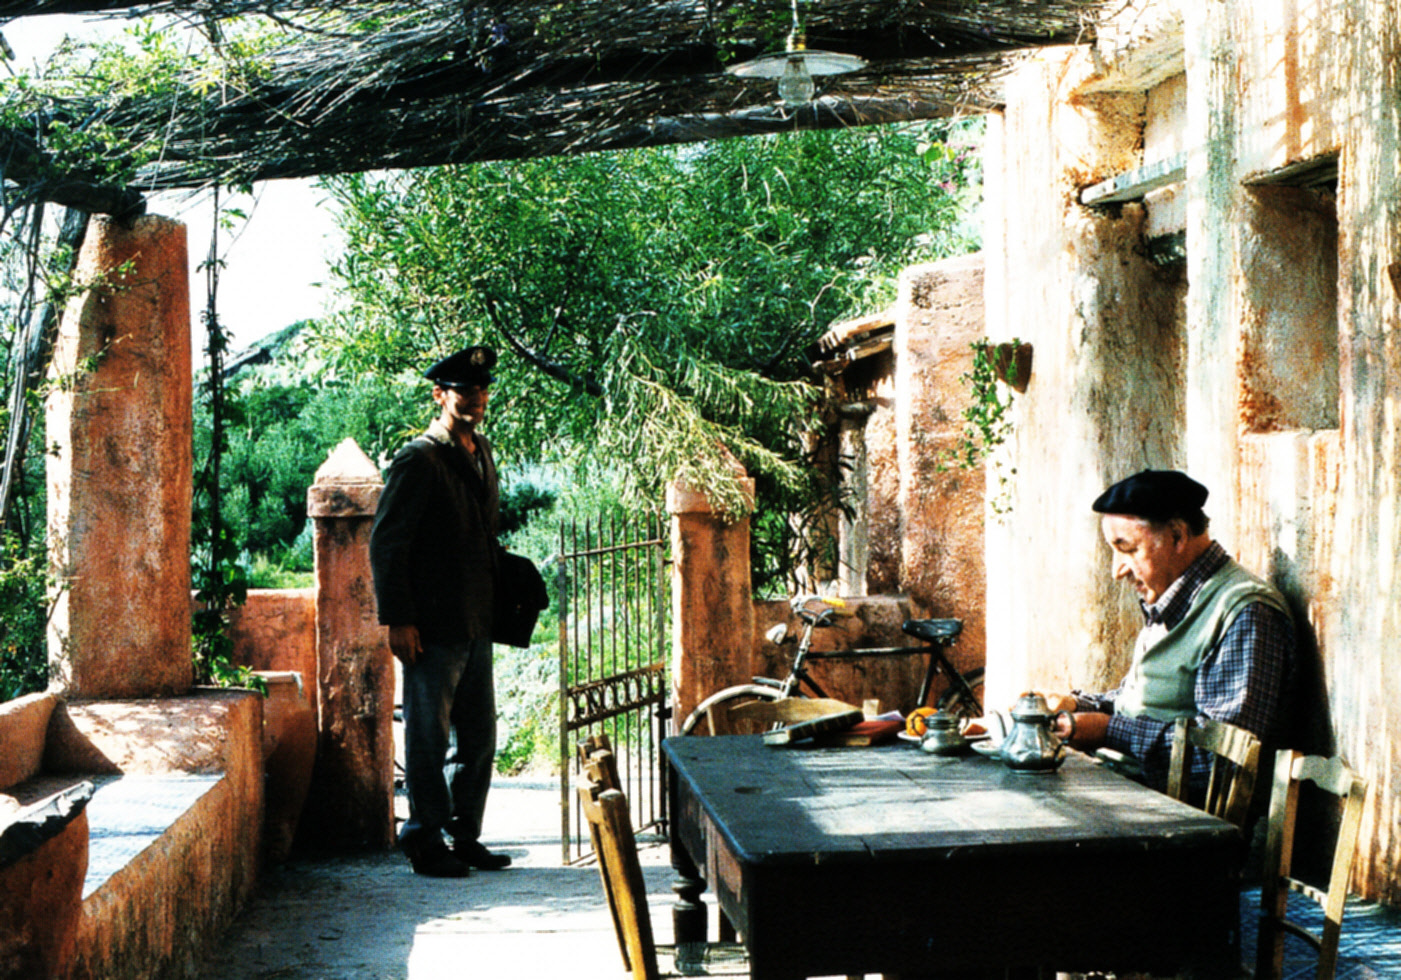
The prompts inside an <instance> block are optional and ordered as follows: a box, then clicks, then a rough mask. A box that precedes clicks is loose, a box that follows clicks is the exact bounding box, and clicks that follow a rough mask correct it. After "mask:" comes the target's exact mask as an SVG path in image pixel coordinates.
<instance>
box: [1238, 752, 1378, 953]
mask: <svg viewBox="0 0 1401 980" xmlns="http://www.w3.org/2000/svg"><path fill="white" fill-rule="evenodd" d="M1305 781H1307V782H1312V783H1313V784H1314V785H1316V786H1318V788H1319V789H1321V790H1324V791H1326V792H1328V793H1331V794H1332V795H1334V796H1336V797H1339V798H1340V800H1341V802H1342V819H1341V820H1340V822H1339V824H1338V836H1337V840H1336V842H1335V843H1334V846H1333V861H1332V865H1331V867H1330V869H1329V874H1328V887H1327V890H1326V891H1322V890H1320V889H1318V888H1316V887H1314V886H1313V885H1310V884H1307V883H1305V882H1303V881H1300V880H1299V879H1298V878H1295V877H1293V874H1292V870H1293V856H1294V847H1295V830H1296V828H1297V826H1298V809H1299V786H1300V784H1301V783H1303V782H1305ZM1366 796H1367V782H1366V780H1364V779H1362V778H1361V777H1359V776H1358V775H1357V774H1356V773H1354V772H1353V771H1352V770H1351V769H1349V768H1348V767H1347V765H1346V764H1345V763H1344V762H1343V761H1342V760H1341V759H1338V758H1324V757H1322V756H1305V755H1301V754H1300V753H1298V752H1295V751H1292V750H1290V749H1284V750H1282V751H1280V752H1279V754H1278V755H1277V756H1276V761H1275V780H1274V786H1273V788H1272V791H1271V793H1270V824H1269V832H1268V834H1267V836H1266V840H1265V876H1264V881H1263V883H1262V886H1261V889H1260V938H1259V943H1258V946H1257V955H1256V963H1255V980H1279V977H1280V976H1281V975H1282V973H1283V970H1284V936H1285V934H1286V933H1290V934H1292V935H1295V936H1298V937H1299V938H1301V939H1304V940H1306V941H1307V942H1308V943H1309V944H1310V945H1312V946H1313V948H1314V949H1315V950H1317V951H1318V968H1317V971H1316V973H1315V974H1314V976H1315V978H1316V980H1332V978H1333V975H1334V973H1335V972H1336V970H1337V964H1338V940H1339V938H1340V936H1341V934H1342V925H1343V910H1344V908H1345V906H1346V902H1347V895H1348V880H1349V878H1350V876H1351V874H1352V860H1353V856H1354V855H1355V854H1356V852H1357V835H1358V832H1359V830H1360V828H1361V826H1362V809H1363V805H1364V802H1365V800H1366ZM1291 892H1293V893H1296V894H1299V895H1303V896H1304V897H1306V898H1308V899H1309V900H1310V901H1313V902H1314V903H1316V904H1317V905H1319V906H1320V907H1321V908H1322V909H1323V917H1324V919H1323V928H1322V930H1321V931H1319V932H1317V933H1315V932H1312V931H1310V930H1309V929H1307V928H1306V927H1304V926H1303V925H1301V924H1300V923H1298V922H1297V921H1292V920H1290V919H1289V918H1288V917H1287V911H1288V905H1287V903H1288V898H1289V894H1290V893H1291Z"/></svg>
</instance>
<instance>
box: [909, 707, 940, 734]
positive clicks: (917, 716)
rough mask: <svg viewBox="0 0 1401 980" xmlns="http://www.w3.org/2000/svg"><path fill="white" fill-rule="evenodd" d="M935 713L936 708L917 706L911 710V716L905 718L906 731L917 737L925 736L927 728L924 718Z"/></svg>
mask: <svg viewBox="0 0 1401 980" xmlns="http://www.w3.org/2000/svg"><path fill="white" fill-rule="evenodd" d="M933 713H934V709H933V708H929V707H925V708H916V709H915V710H914V711H911V712H910V715H909V717H908V718H906V719H905V731H906V732H908V733H909V734H911V735H913V736H914V737H915V738H923V737H924V729H925V724H924V719H926V718H928V717H929V716H930V715H932V714H933Z"/></svg>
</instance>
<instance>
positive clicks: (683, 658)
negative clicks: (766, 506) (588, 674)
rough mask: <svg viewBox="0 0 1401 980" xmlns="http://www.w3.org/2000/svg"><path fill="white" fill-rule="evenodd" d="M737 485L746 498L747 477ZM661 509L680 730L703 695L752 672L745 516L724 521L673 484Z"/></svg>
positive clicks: (750, 489)
mask: <svg viewBox="0 0 1401 980" xmlns="http://www.w3.org/2000/svg"><path fill="white" fill-rule="evenodd" d="M735 465H736V467H738V466H739V464H738V463H736V464H735ZM740 472H741V473H742V472H743V470H742V469H741V471H740ZM741 483H742V485H743V486H744V489H745V493H746V494H747V495H748V497H749V499H750V500H753V497H754V481H753V480H752V479H749V478H748V477H743V476H742V477H741ZM666 508H667V513H669V514H670V515H671V558H672V568H673V572H672V580H673V587H672V594H671V595H672V598H671V608H672V648H671V687H672V719H673V724H674V725H675V726H676V727H678V728H679V727H680V725H681V723H682V722H683V721H685V719H686V716H687V715H688V714H690V712H691V709H693V708H694V707H695V706H696V705H697V704H698V703H699V702H700V701H701V700H703V699H704V698H705V697H706V695H708V694H710V693H712V692H714V691H716V690H719V689H720V688H722V687H726V686H728V685H730V684H738V683H741V682H744V681H748V680H749V678H750V677H751V676H753V663H752V661H753V653H754V599H753V596H752V594H751V592H750V570H749V519H748V518H747V517H746V518H742V519H739V520H732V521H726V520H725V519H724V518H723V517H721V516H720V515H718V514H716V513H715V511H714V509H713V508H712V507H711V503H710V500H709V498H708V497H707V496H706V495H705V494H704V493H703V492H701V491H698V490H693V489H690V488H689V487H686V486H683V485H681V484H678V483H672V484H669V485H668V486H667V491H666Z"/></svg>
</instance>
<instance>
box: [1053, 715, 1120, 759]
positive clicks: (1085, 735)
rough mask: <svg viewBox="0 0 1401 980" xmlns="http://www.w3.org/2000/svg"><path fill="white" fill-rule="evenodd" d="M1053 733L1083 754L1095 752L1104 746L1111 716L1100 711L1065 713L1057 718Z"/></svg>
mask: <svg viewBox="0 0 1401 980" xmlns="http://www.w3.org/2000/svg"><path fill="white" fill-rule="evenodd" d="M1051 731H1052V732H1053V733H1054V734H1055V735H1056V737H1058V738H1060V739H1063V740H1065V741H1068V742H1069V743H1070V744H1071V746H1072V747H1073V748H1077V749H1080V750H1081V751H1082V752H1093V751H1094V750H1095V749H1097V748H1099V747H1100V746H1101V745H1103V744H1104V736H1105V733H1106V732H1108V731H1109V716H1108V715H1106V714H1103V713H1101V712H1098V711H1076V712H1073V713H1071V712H1065V713H1063V714H1060V715H1058V716H1057V717H1056V719H1055V721H1054V722H1053V723H1052V726H1051Z"/></svg>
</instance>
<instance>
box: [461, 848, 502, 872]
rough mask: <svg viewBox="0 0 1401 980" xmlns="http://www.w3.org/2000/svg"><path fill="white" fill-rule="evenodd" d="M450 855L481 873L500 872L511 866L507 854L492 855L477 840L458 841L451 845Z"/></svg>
mask: <svg viewBox="0 0 1401 980" xmlns="http://www.w3.org/2000/svg"><path fill="white" fill-rule="evenodd" d="M452 853H453V854H454V855H455V856H456V857H457V858H458V859H459V860H460V861H462V862H464V863H466V864H470V865H471V866H472V867H474V868H481V869H482V870H483V871H500V870H501V869H502V868H509V867H510V866H511V856H510V855H509V854H494V853H492V852H491V851H488V850H487V849H486V845H485V844H483V843H482V842H481V841H479V840H474V841H458V842H457V843H455V844H453V845H452Z"/></svg>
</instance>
